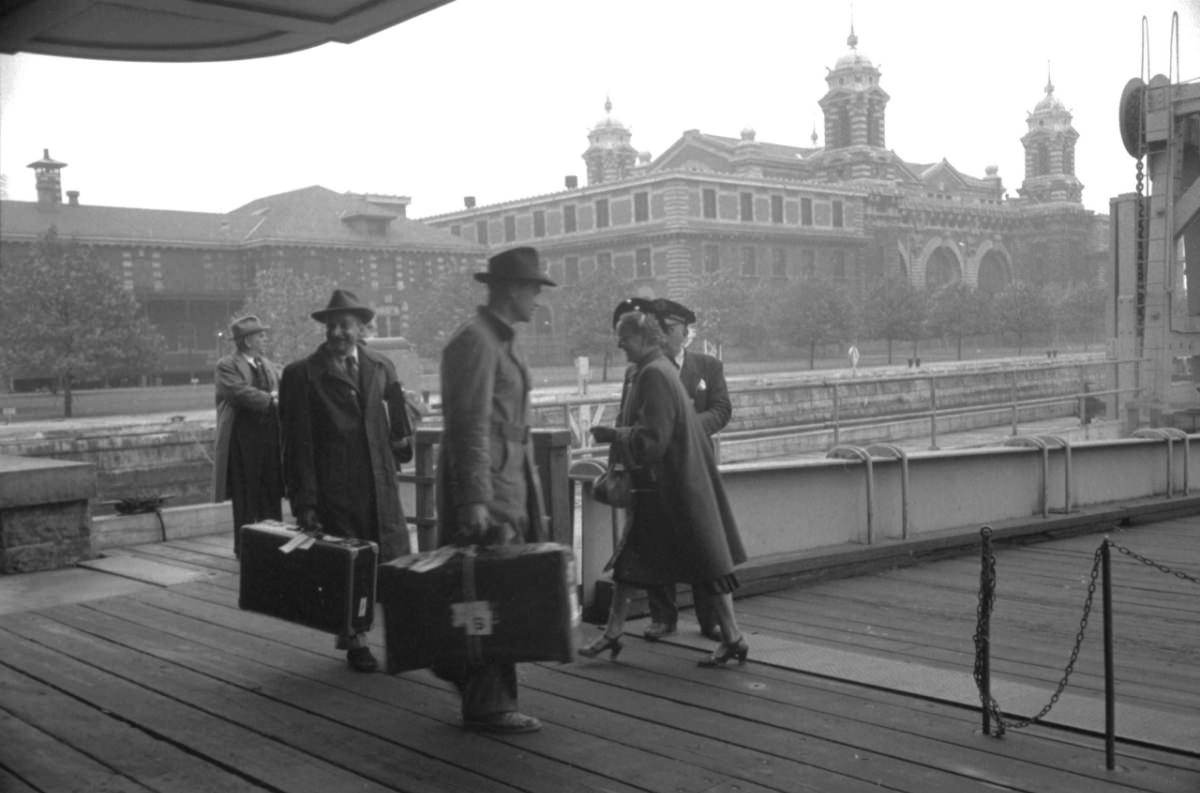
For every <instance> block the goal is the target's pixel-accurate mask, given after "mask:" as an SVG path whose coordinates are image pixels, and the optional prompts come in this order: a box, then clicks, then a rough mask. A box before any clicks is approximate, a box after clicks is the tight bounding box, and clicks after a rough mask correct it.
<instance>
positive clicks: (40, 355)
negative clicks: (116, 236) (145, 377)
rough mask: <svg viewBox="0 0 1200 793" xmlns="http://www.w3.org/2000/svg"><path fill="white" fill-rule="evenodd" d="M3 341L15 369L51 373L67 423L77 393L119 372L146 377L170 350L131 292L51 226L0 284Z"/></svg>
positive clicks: (8, 267) (91, 255)
mask: <svg viewBox="0 0 1200 793" xmlns="http://www.w3.org/2000/svg"><path fill="white" fill-rule="evenodd" d="M0 338H3V339H4V346H5V348H6V355H5V358H6V364H7V365H8V366H11V367H12V369H13V370H14V371H16V370H25V371H29V372H38V373H43V372H44V373H47V374H49V375H50V376H51V377H52V378H54V380H55V383H56V384H57V388H58V389H60V390H61V391H62V394H63V416H66V417H70V416H71V415H72V408H73V388H74V387H75V385H76V384H77V383H79V382H81V381H84V380H91V379H99V378H106V377H108V376H111V375H113V374H116V373H118V372H121V371H125V372H129V373H133V374H149V373H150V372H152V371H153V370H154V368H155V367H156V366H157V365H158V360H159V356H160V355H161V353H162V350H163V349H164V348H165V346H166V345H165V343H164V341H163V338H162V336H161V335H160V334H159V333H158V332H157V331H156V330H155V329H154V326H153V325H151V324H150V321H149V320H148V319H147V318H146V317H145V316H144V315H143V313H142V309H141V306H140V305H139V303H138V300H137V298H136V297H134V295H133V293H132V292H130V291H128V290H127V289H125V288H124V286H123V285H122V283H121V281H120V279H119V278H118V277H117V276H116V275H115V274H114V273H113V272H112V271H111V270H109V268H108V267H106V266H105V264H104V263H103V262H102V261H100V260H99V258H97V257H96V255H95V252H94V251H93V250H92V248H91V247H89V246H85V245H81V244H79V243H78V242H77V241H75V240H63V239H61V238H60V237H59V236H58V231H57V230H56V229H55V228H54V227H51V228H50V230H49V231H47V232H46V234H45V235H44V236H43V237H41V238H40V239H39V240H38V241H37V243H36V244H35V245H34V248H33V250H32V251H31V252H30V254H29V255H28V256H27V257H25V258H24V259H20V260H17V261H10V262H6V263H5V267H4V278H3V279H0Z"/></svg>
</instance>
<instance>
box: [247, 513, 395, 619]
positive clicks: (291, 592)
mask: <svg viewBox="0 0 1200 793" xmlns="http://www.w3.org/2000/svg"><path fill="white" fill-rule="evenodd" d="M241 532H242V539H241V568H242V576H241V584H240V588H239V591H238V606H239V607H240V608H242V609H245V610H246V611H255V612H258V613H260V614H267V615H270V616H272V617H278V618H279V619H282V620H287V621H288V622H295V623H298V624H300V625H307V626H308V627H310V628H316V629H317V630H320V631H325V632H326V633H332V634H335V635H338V636H348V635H351V634H355V633H363V632H366V631H369V630H370V629H371V623H372V622H373V621H374V619H375V584H376V568H377V560H378V557H379V554H378V547H377V546H376V545H375V543H373V542H369V541H367V540H355V539H350V538H347V537H335V536H333V535H329V534H322V535H318V536H316V537H309V536H308V535H305V534H303V533H301V532H300V531H299V529H297V528H296V527H295V526H291V525H288V524H286V523H280V522H278V521H273V520H268V521H262V522H261V523H250V524H247V525H245V526H243V527H242V528H241Z"/></svg>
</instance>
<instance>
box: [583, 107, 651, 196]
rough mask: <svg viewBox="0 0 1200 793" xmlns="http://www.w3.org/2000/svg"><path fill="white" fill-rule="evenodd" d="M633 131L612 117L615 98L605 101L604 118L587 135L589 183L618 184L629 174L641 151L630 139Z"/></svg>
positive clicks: (586, 156)
mask: <svg viewBox="0 0 1200 793" xmlns="http://www.w3.org/2000/svg"><path fill="white" fill-rule="evenodd" d="M632 138H633V132H632V131H631V130H630V129H629V128H628V127H626V126H625V125H624V124H622V123H621V122H620V121H618V120H617V119H615V118H613V115H612V99H607V98H606V99H605V100H604V118H602V119H600V121H598V122H597V123H596V125H595V126H594V127H592V129H591V131H590V132H588V147H587V151H585V152H584V153H583V161H584V162H585V163H586V164H587V183H588V184H590V185H591V184H603V183H604V182H616V181H619V180H621V179H624V178H626V177H627V176H629V175H630V172H631V171H632V170H633V168H634V166H635V165H636V164H637V159H638V152H637V150H636V149H634V148H633V145H632V144H631V143H630V140H631V139H632Z"/></svg>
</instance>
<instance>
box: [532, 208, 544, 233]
mask: <svg viewBox="0 0 1200 793" xmlns="http://www.w3.org/2000/svg"><path fill="white" fill-rule="evenodd" d="M533 236H535V237H544V236H546V213H545V212H544V211H542V210H540V209H537V210H534V213H533Z"/></svg>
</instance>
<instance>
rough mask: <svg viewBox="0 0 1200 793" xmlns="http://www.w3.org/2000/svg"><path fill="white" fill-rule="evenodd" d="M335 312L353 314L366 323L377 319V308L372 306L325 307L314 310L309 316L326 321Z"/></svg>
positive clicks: (319, 320)
mask: <svg viewBox="0 0 1200 793" xmlns="http://www.w3.org/2000/svg"><path fill="white" fill-rule="evenodd" d="M334 314H353V315H354V316H356V317H358V318H359V319H361V320H362V321H363V323H364V324H365V323H367V322H370V321H371V320H373V319H375V310H374V309H370V308H323V309H321V310H320V311H314V312H313V313H311V314H309V316H310V317H312V318H313V319H315V320H316V321H317V322H324V321H325V320H326V319H328V318H329V317H331V316H333V315H334Z"/></svg>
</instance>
